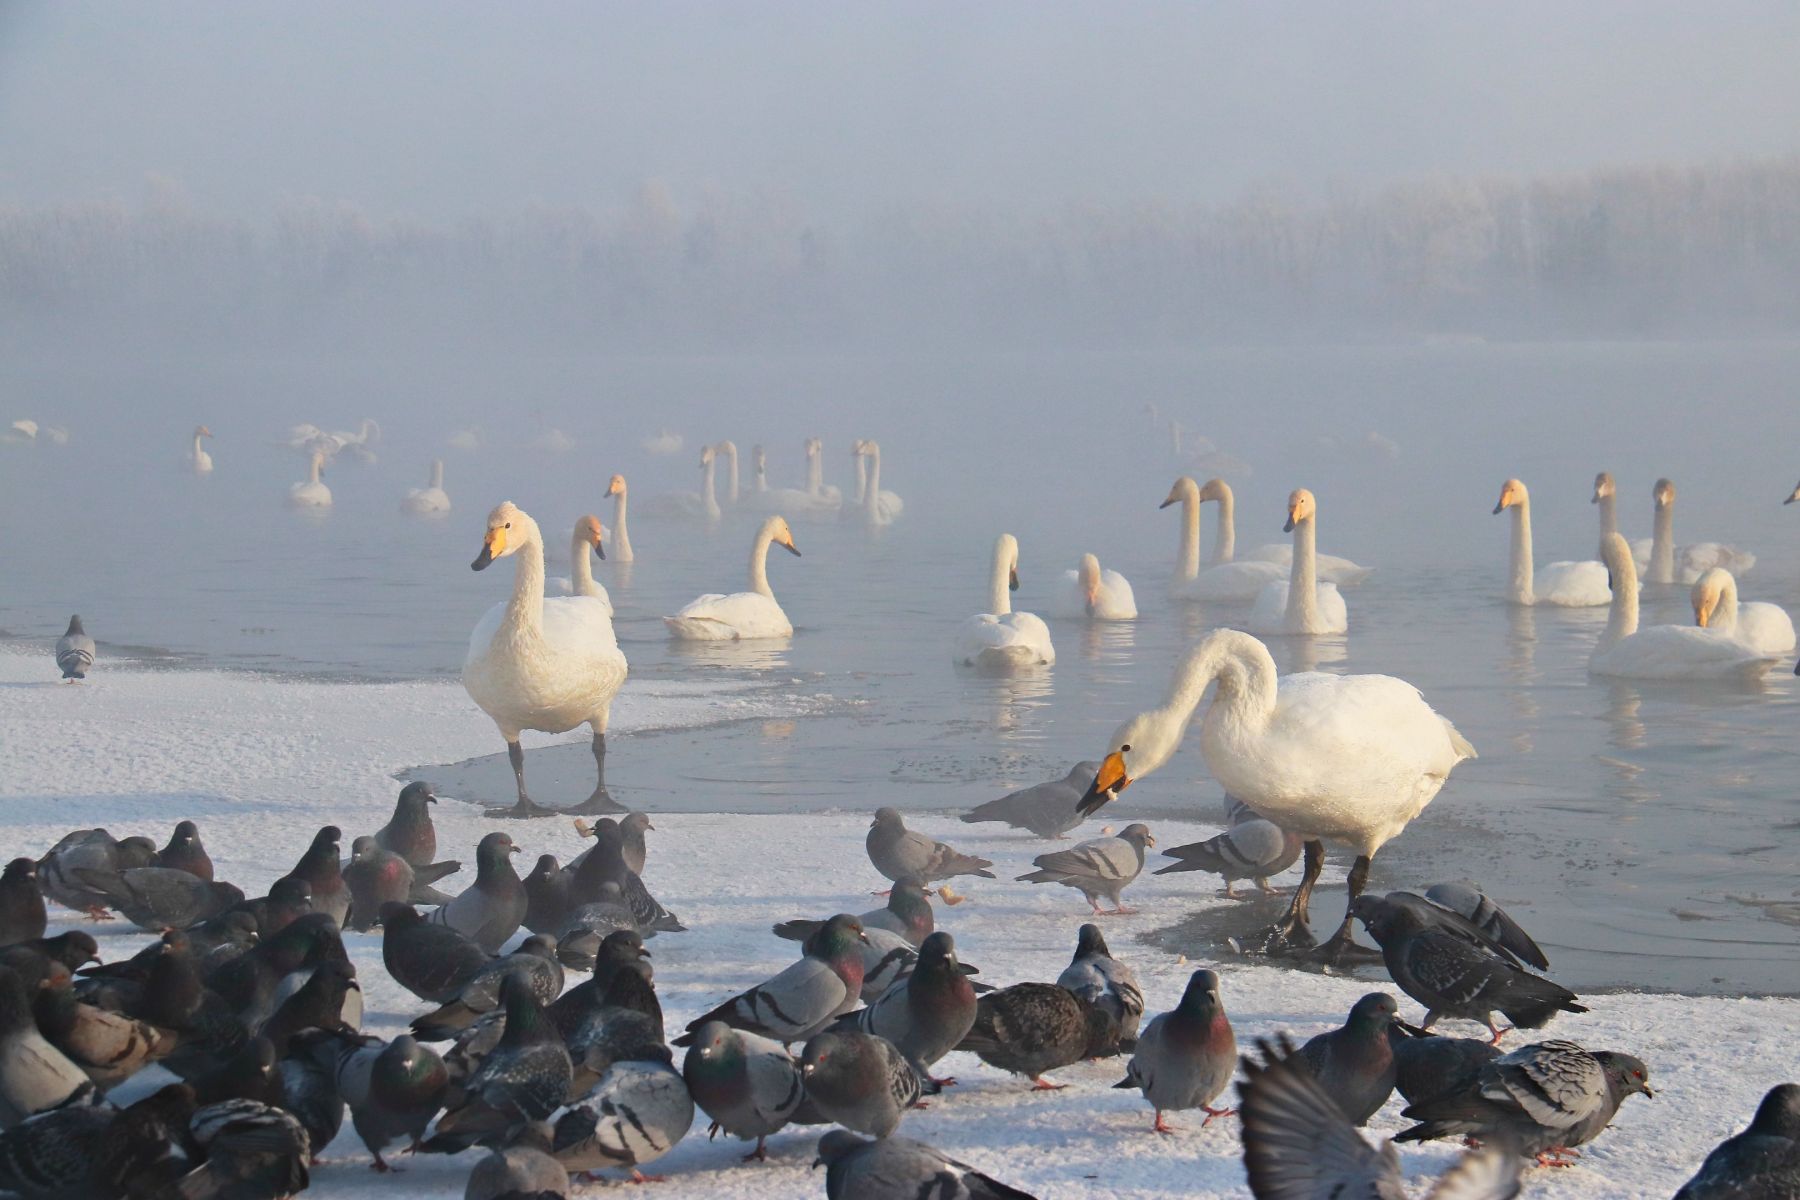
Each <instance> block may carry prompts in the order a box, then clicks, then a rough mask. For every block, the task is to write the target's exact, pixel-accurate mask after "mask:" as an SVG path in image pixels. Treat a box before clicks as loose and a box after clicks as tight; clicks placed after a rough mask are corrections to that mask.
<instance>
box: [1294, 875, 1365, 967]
mask: <svg viewBox="0 0 1800 1200" xmlns="http://www.w3.org/2000/svg"><path fill="white" fill-rule="evenodd" d="M1369 860H1370V856H1369V855H1367V854H1359V855H1357V856H1356V861H1355V862H1354V863H1352V864H1351V866H1350V875H1349V878H1348V879H1347V880H1346V881H1345V885H1344V890H1345V892H1346V893H1347V896H1346V899H1345V901H1344V923H1343V924H1342V925H1339V926H1338V928H1337V932H1336V933H1334V934H1332V935H1331V936H1330V937H1329V938H1327V939H1326V941H1325V944H1324V945H1322V946H1320V947H1319V948H1318V949H1316V950H1314V951H1312V952H1311V953H1309V954H1308V955H1307V957H1308V958H1309V959H1311V960H1312V961H1314V962H1317V963H1324V964H1325V965H1327V966H1341V965H1343V964H1345V963H1350V962H1367V961H1370V960H1372V959H1374V958H1377V957H1379V956H1378V955H1376V954H1375V952H1374V951H1372V950H1368V949H1366V948H1364V947H1362V946H1359V945H1357V944H1356V942H1355V941H1354V940H1353V939H1352V938H1351V936H1350V915H1351V912H1352V910H1354V909H1355V907H1356V898H1357V897H1358V896H1360V895H1362V894H1363V888H1364V887H1366V886H1367V885H1368V882H1369Z"/></svg>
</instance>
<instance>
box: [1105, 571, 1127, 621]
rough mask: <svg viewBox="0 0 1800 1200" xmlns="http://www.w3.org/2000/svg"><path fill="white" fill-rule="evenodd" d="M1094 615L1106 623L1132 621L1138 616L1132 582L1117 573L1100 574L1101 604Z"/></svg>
mask: <svg viewBox="0 0 1800 1200" xmlns="http://www.w3.org/2000/svg"><path fill="white" fill-rule="evenodd" d="M1094 615H1095V616H1096V617H1099V618H1101V619H1102V620H1106V621H1130V620H1132V619H1134V618H1135V617H1136V616H1137V615H1138V610H1137V596H1136V595H1134V594H1133V593H1132V590H1131V581H1130V580H1129V579H1126V578H1125V577H1124V576H1123V575H1121V574H1119V573H1118V572H1117V571H1102V572H1100V603H1099V604H1097V605H1095V606H1094Z"/></svg>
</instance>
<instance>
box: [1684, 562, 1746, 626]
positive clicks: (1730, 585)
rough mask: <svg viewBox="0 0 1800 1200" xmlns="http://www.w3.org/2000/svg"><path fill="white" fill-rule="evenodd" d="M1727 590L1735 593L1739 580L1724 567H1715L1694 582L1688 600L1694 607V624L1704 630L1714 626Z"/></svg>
mask: <svg viewBox="0 0 1800 1200" xmlns="http://www.w3.org/2000/svg"><path fill="white" fill-rule="evenodd" d="M1727 590H1730V591H1731V592H1733V593H1735V592H1736V591H1737V580H1735V579H1733V578H1732V577H1731V572H1730V571H1727V570H1726V569H1725V568H1724V567H1713V568H1712V569H1711V570H1709V571H1706V572H1704V573H1703V574H1702V575H1701V576H1700V578H1698V579H1696V580H1694V587H1693V590H1691V591H1690V592H1688V599H1689V600H1690V601H1692V602H1693V605H1694V624H1696V625H1698V626H1699V627H1700V628H1702V629H1706V628H1708V627H1710V626H1711V625H1712V620H1713V616H1714V614H1716V613H1717V612H1718V610H1719V604H1720V602H1722V601H1723V600H1724V599H1725V593H1726V591H1727Z"/></svg>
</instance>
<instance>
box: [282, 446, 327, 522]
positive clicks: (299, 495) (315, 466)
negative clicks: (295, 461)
mask: <svg viewBox="0 0 1800 1200" xmlns="http://www.w3.org/2000/svg"><path fill="white" fill-rule="evenodd" d="M324 470H325V451H323V450H321V449H318V448H314V450H313V452H312V474H311V476H310V477H309V478H308V479H307V481H306V482H305V483H296V484H295V485H294V486H292V487H290V488H289V489H288V503H289V504H291V505H292V506H294V507H295V508H330V507H331V489H330V488H328V487H326V486H325V485H324V484H323V483H320V482H319V476H320V475H321V474H322V473H323V472H324Z"/></svg>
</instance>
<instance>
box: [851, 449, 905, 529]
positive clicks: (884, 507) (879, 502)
mask: <svg viewBox="0 0 1800 1200" xmlns="http://www.w3.org/2000/svg"><path fill="white" fill-rule="evenodd" d="M854 453H855V454H856V456H857V461H858V462H862V461H864V460H865V459H866V460H867V461H868V464H869V477H868V481H867V485H866V486H864V487H862V488H861V489H860V491H861V493H862V519H863V524H865V525H892V524H893V523H894V521H895V520H896V519H898V518H899V516H900V513H901V512H902V511H903V510H904V509H905V507H906V506H905V504H903V503H902V502H901V500H900V497H898V496H896V495H895V494H894V493H892V492H884V491H882V490H881V445H880V443H878V442H876V441H874V440H872V439H869V438H864V439H863V440H861V441H859V442H857V443H856V448H855V450H854Z"/></svg>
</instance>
